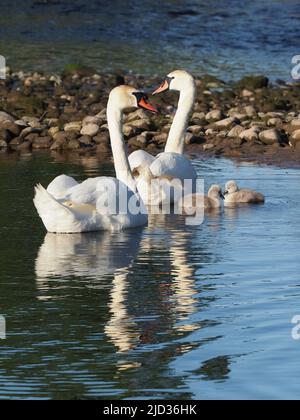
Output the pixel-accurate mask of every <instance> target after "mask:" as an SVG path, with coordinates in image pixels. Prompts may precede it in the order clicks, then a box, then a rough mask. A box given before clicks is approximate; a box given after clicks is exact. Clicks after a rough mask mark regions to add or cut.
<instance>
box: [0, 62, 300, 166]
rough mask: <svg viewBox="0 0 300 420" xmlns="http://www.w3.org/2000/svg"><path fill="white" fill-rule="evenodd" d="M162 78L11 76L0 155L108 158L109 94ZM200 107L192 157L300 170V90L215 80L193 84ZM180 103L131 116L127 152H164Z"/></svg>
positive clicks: (75, 73) (1, 111)
mask: <svg viewBox="0 0 300 420" xmlns="http://www.w3.org/2000/svg"><path fill="white" fill-rule="evenodd" d="M160 82H161V78H153V79H145V78H143V77H142V76H139V75H133V74H126V75H124V74H122V73H120V74H95V73H94V72H93V71H92V70H91V69H87V68H82V67H78V66H68V67H67V68H66V69H65V70H64V72H63V74H62V75H41V74H37V73H35V74H25V73H23V72H18V73H13V72H8V77H7V79H6V80H5V81H0V153H1V155H2V158H3V156H5V155H9V154H11V153H19V154H22V153H27V154H28V153H32V152H33V151H35V150H51V151H55V152H56V153H62V154H63V153H66V151H67V152H70V151H71V152H72V153H73V152H74V153H78V154H84V155H85V154H87V155H97V156H99V157H101V158H108V157H109V156H110V154H111V150H110V140H109V133H108V129H107V121H106V102H107V98H108V94H109V91H110V90H111V89H112V88H113V87H115V86H117V85H119V84H124V83H126V84H131V85H133V86H136V87H139V88H141V89H145V88H149V89H150V90H151V88H152V87H155V86H157V85H158V84H159V83H160ZM196 83H197V92H198V93H197V100H196V104H195V109H194V113H193V114H192V115H191V119H190V125H189V128H188V132H187V134H186V137H185V142H186V145H187V149H186V150H187V152H189V153H192V154H195V155H203V156H218V157H220V156H224V157H229V158H235V159H240V160H251V161H256V162H259V163H260V162H261V163H268V164H275V165H280V166H299V167H300V111H299V109H300V84H299V83H285V82H283V81H277V82H276V83H270V82H269V80H268V79H267V78H266V77H264V76H249V77H245V78H243V79H242V80H240V81H238V82H232V83H225V82H223V81H221V80H218V79H216V78H214V77H212V76H203V77H202V78H197V79H196ZM177 100H178V99H177V96H176V95H174V94H171V93H168V94H166V95H163V96H159V97H153V99H151V102H153V104H155V105H156V106H158V108H159V109H160V110H161V114H159V115H150V114H149V113H146V112H144V111H143V110H141V109H140V110H137V111H134V112H131V113H129V114H128V115H126V119H125V125H124V135H125V139H126V141H127V143H128V147H129V149H130V150H129V151H130V152H131V151H133V150H137V149H145V150H147V151H149V152H151V153H158V152H160V151H161V150H163V149H164V146H165V143H166V140H167V135H168V131H169V129H170V124H171V122H172V118H173V115H174V112H175V110H176V106H177Z"/></svg>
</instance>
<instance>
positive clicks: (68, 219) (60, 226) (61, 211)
mask: <svg viewBox="0 0 300 420" xmlns="http://www.w3.org/2000/svg"><path fill="white" fill-rule="evenodd" d="M33 203H34V205H35V207H36V209H37V211H38V214H39V216H40V218H41V219H42V221H43V223H44V225H45V227H46V229H47V231H48V232H52V233H74V232H78V231H80V229H79V225H78V223H79V222H78V221H76V217H75V214H74V213H73V212H72V210H71V209H70V208H68V207H66V206H64V205H63V204H61V203H60V202H59V201H57V200H56V199H55V198H54V197H53V196H52V195H51V194H50V193H49V192H47V191H46V190H45V188H44V187H43V186H42V185H41V184H38V185H36V187H35V196H34V199H33Z"/></svg>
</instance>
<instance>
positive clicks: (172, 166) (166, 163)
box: [150, 152, 197, 180]
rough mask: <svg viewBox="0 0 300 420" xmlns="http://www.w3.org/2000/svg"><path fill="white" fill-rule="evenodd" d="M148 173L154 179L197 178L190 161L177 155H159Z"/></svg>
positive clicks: (165, 153)
mask: <svg viewBox="0 0 300 420" xmlns="http://www.w3.org/2000/svg"><path fill="white" fill-rule="evenodd" d="M150 171H151V173H152V174H153V176H154V177H155V178H169V179H173V178H175V179H180V180H184V179H191V180H195V179H196V177H197V174H196V171H195V168H194V167H193V165H192V163H191V161H190V160H188V159H187V158H186V157H184V156H183V155H181V154H178V153H169V152H164V153H161V154H159V155H158V156H157V158H156V159H155V160H154V162H153V163H152V164H151V166H150Z"/></svg>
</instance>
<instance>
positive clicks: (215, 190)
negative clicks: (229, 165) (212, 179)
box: [208, 185, 224, 200]
mask: <svg viewBox="0 0 300 420" xmlns="http://www.w3.org/2000/svg"><path fill="white" fill-rule="evenodd" d="M208 197H210V198H217V199H218V200H219V199H220V198H224V195H223V192H222V188H221V187H220V185H212V186H211V187H210V189H209V191H208Z"/></svg>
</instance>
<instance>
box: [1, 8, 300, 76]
mask: <svg viewBox="0 0 300 420" xmlns="http://www.w3.org/2000/svg"><path fill="white" fill-rule="evenodd" d="M299 19H300V3H299V1H298V0H264V1H261V0H251V1H250V0H249V1H243V2H241V1H239V0H226V1H219V0H210V1H204V0H185V1H179V0H143V1H140V0H127V1H124V0H113V1H108V0H107V1H105V0H104V1H103V0H89V1H88V2H87V1H84V0H72V1H65V0H28V1H25V2H24V1H23V0H10V1H8V0H2V1H1V5H0V54H2V55H4V56H5V57H6V58H7V61H8V64H10V65H11V66H13V67H15V68H18V69H21V70H24V69H29V70H33V71H35V70H47V71H53V70H57V71H60V70H62V68H63V67H64V65H65V64H67V63H74V62H75V63H83V64H88V65H91V66H93V67H95V68H96V69H97V70H100V71H106V70H116V69H119V68H121V69H124V70H129V69H132V70H134V71H135V72H136V71H140V72H142V73H144V74H151V73H153V72H155V73H157V72H159V73H165V72H167V71H170V70H173V68H179V67H183V68H186V69H188V70H192V71H193V72H195V73H196V74H197V75H198V74H201V73H212V74H215V75H217V76H220V77H222V78H224V79H226V80H230V79H236V78H238V77H239V76H241V75H243V74H246V73H264V74H266V75H269V76H270V77H272V78H282V79H284V80H289V79H290V73H291V59H292V57H293V56H294V55H296V54H299V41H298V36H297V34H298V33H299Z"/></svg>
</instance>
